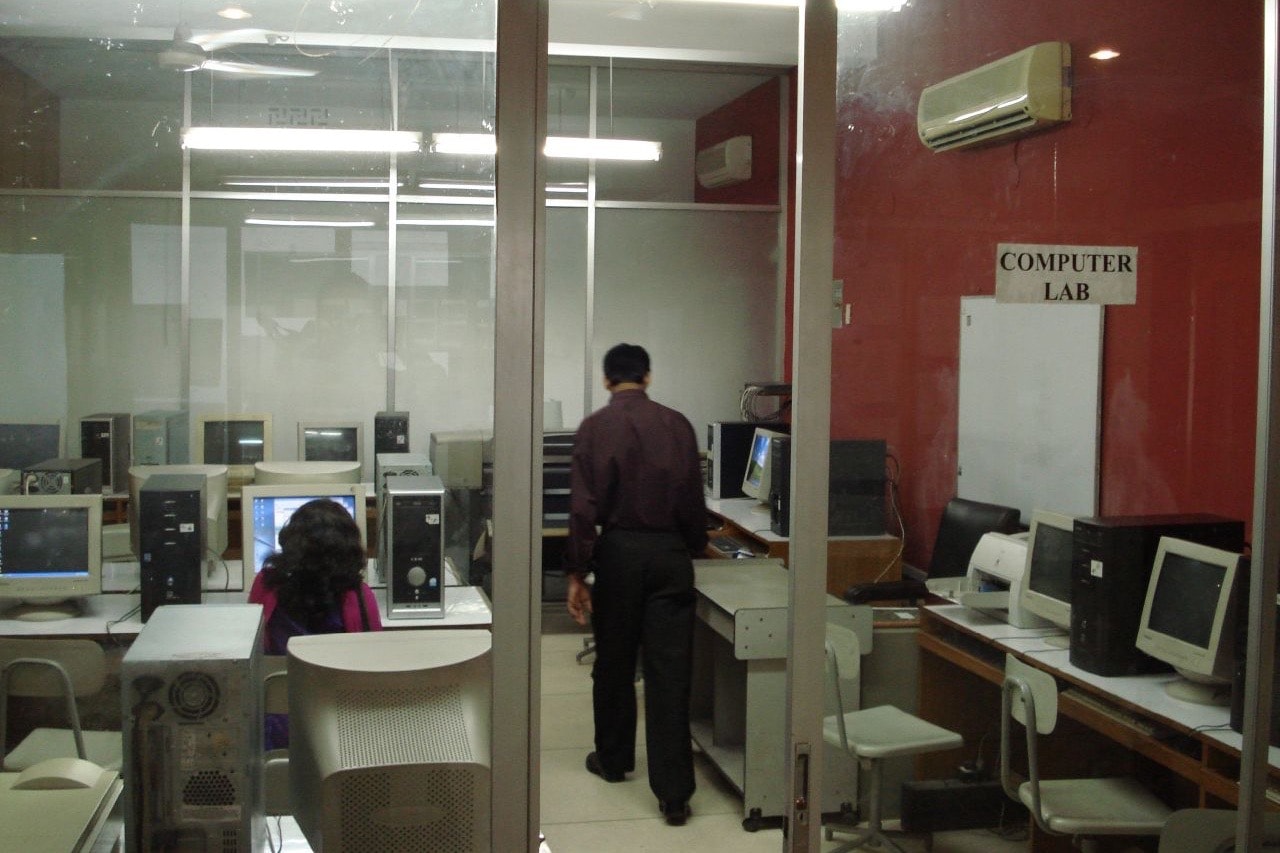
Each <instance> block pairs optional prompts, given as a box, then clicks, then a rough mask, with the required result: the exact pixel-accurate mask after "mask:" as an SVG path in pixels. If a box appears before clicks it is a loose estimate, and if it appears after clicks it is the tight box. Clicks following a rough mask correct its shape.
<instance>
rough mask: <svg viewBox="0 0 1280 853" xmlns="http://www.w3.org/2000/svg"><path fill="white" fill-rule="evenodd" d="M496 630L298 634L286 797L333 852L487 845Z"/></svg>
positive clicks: (319, 846) (458, 850)
mask: <svg viewBox="0 0 1280 853" xmlns="http://www.w3.org/2000/svg"><path fill="white" fill-rule="evenodd" d="M490 643H491V637H490V634H489V632H488V630H484V629H480V630H476V629H467V630H462V629H431V630H418V631H377V632H369V633H357V634H313V635H310V636H300V637H294V638H293V639H292V640H290V641H289V663H288V667H289V679H288V681H289V729H290V742H289V799H290V801H291V802H292V803H293V804H294V807H293V815H294V818H295V819H296V820H297V821H298V826H299V827H300V828H301V829H302V832H303V834H304V835H305V836H306V838H307V841H308V842H309V843H310V845H311V847H312V848H313V849H315V850H323V851H324V853H363V851H373V850H376V851H378V853H422V851H428V850H439V851H444V850H448V851H455V853H462V851H488V850H489V849H490V844H491V842H490V832H489V826H490V824H489V820H490V817H489V815H490V795H489V787H490V776H491V773H490V767H491V761H492V758H491V749H490V740H489V739H490V734H489V732H490V720H491V717H492V710H491V699H490V693H491V690H492V687H491V682H492V679H493V665H492V663H491V659H490Z"/></svg>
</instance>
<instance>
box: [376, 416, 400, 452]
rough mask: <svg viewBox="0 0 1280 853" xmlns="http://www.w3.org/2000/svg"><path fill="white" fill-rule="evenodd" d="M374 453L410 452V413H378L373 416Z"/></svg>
mask: <svg viewBox="0 0 1280 853" xmlns="http://www.w3.org/2000/svg"><path fill="white" fill-rule="evenodd" d="M373 452H374V453H408V452H409V413H408V412H378V413H377V414H375V415H374V416H373Z"/></svg>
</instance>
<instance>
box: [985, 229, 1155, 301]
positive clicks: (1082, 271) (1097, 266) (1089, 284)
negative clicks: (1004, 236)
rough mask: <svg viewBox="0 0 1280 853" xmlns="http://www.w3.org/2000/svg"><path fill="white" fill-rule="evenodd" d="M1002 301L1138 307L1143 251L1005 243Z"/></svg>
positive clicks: (999, 267)
mask: <svg viewBox="0 0 1280 853" xmlns="http://www.w3.org/2000/svg"><path fill="white" fill-rule="evenodd" d="M996 301H997V302H1051V303H1053V304H1055V305H1132V304H1134V303H1135V302H1137V301H1138V248H1137V247H1136V246H1039V245H1034V244H1030V243H1000V244H999V245H997V246H996Z"/></svg>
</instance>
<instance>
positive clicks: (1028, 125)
mask: <svg viewBox="0 0 1280 853" xmlns="http://www.w3.org/2000/svg"><path fill="white" fill-rule="evenodd" d="M1070 118H1071V45H1069V44H1067V43H1066V42H1058V41H1047V42H1041V43H1040V44H1036V45H1032V46H1031V47H1029V48H1027V49H1025V50H1020V51H1018V52H1017V53H1015V54H1012V55H1011V56H1006V57H1004V58H1003V59H997V60H996V61H995V62H991V63H988V64H987V65H984V66H982V67H981V68H975V69H974V70H972V71H966V72H965V73H964V74H960V75H958V76H956V77H952V78H951V79H949V80H944V81H942V82H941V83H936V84H934V85H932V86H929V87H928V88H926V89H925V90H924V91H923V92H921V93H920V106H919V109H918V111H917V113H916V122H917V129H918V130H919V133H920V141H921V142H923V143H924V144H925V146H926V147H928V148H932V149H933V150H934V151H945V150H947V149H948V148H960V147H962V146H965V145H974V144H976V143H979V142H985V141H987V140H990V139H994V138H996V137H999V136H1003V135H1005V134H1011V133H1017V134H1023V133H1030V132H1031V131H1033V130H1040V129H1042V128H1044V127H1049V126H1051V125H1054V124H1057V123H1059V122H1063V121H1067V120H1069V119H1070Z"/></svg>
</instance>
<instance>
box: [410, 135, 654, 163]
mask: <svg viewBox="0 0 1280 853" xmlns="http://www.w3.org/2000/svg"><path fill="white" fill-rule="evenodd" d="M431 150H432V151H434V152H435V153H437V154H472V155H489V156H492V155H493V154H494V152H495V151H496V150H497V143H496V142H495V141H494V136H493V134H490V133H433V134H431ZM542 152H543V153H544V154H546V155H547V156H548V157H561V158H577V159H585V160H661V159H662V143H661V142H652V141H650V140H645V139H600V138H597V139H589V138H586V137H580V136H548V137H547V144H546V146H545V147H544V148H543V149H542Z"/></svg>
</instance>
